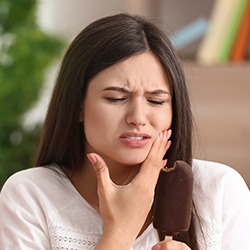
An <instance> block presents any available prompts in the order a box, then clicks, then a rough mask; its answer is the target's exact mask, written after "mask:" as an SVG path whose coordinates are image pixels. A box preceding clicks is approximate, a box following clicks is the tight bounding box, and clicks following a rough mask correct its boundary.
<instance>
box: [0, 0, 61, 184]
mask: <svg viewBox="0 0 250 250" xmlns="http://www.w3.org/2000/svg"><path fill="white" fill-rule="evenodd" d="M36 7H37V1H36V0H11V1H10V0H0V187H1V186H2V184H3V182H4V181H5V180H6V179H7V178H8V177H9V176H10V175H11V174H13V173H14V172H16V171H18V170H21V169H24V168H27V167H30V166H31V164H32V159H33V156H34V153H35V150H36V147H37V143H38V137H39V132H40V126H37V127H36V128H35V129H33V130H32V131H29V130H25V128H23V127H22V123H21V120H22V117H23V115H24V114H25V113H26V112H27V110H29V109H30V108H31V107H32V106H33V105H34V104H35V102H36V101H37V99H38V97H39V94H40V91H41V88H42V86H43V82H44V78H45V72H46V70H47V68H48V66H49V65H51V63H52V62H53V60H55V59H56V58H57V57H58V56H59V54H60V52H61V51H62V49H63V43H62V41H61V40H60V39H59V38H57V37H55V36H52V35H49V34H46V33H45V32H44V31H42V30H41V29H40V27H39V26H38V24H37V21H36Z"/></svg>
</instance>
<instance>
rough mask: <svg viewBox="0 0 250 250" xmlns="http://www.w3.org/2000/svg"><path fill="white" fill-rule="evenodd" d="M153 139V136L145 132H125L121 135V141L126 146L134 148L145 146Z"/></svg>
mask: <svg viewBox="0 0 250 250" xmlns="http://www.w3.org/2000/svg"><path fill="white" fill-rule="evenodd" d="M150 139H151V136H150V135H148V134H145V133H132V132H128V133H124V134H122V135H121V136H120V141H121V142H122V143H123V144H125V145H126V146H129V147H132V148H141V147H144V146H145V145H146V144H147V143H148V142H149V141H150Z"/></svg>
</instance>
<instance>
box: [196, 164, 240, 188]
mask: <svg viewBox="0 0 250 250" xmlns="http://www.w3.org/2000/svg"><path fill="white" fill-rule="evenodd" d="M192 169H193V173H194V180H195V184H196V185H199V184H200V185H209V186H210V185H211V184H214V185H215V184H216V183H218V184H222V181H227V180H229V179H233V180H235V181H237V183H238V182H243V183H245V181H244V180H243V178H242V176H241V175H240V174H239V172H237V171H236V170H235V169H234V168H232V167H230V166H228V165H225V164H222V163H218V162H212V161H205V160H197V159H195V160H193V163H192Z"/></svg>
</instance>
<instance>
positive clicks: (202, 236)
mask: <svg viewBox="0 0 250 250" xmlns="http://www.w3.org/2000/svg"><path fill="white" fill-rule="evenodd" d="M170 137H171V138H170ZM191 139H192V115H191V110H190V103H189V98H188V94H187V89H186V85H185V79H184V75H183V71H182V68H181V66H180V64H179V62H178V59H177V57H176V55H175V52H174V50H173V48H172V46H171V44H170V42H169V40H168V38H167V37H166V35H165V34H164V33H163V32H162V31H161V30H159V29H158V28H157V27H156V26H155V25H153V24H152V23H150V22H149V21H147V20H145V19H143V18H141V17H137V16H130V15H128V14H118V15H114V16H110V17H106V18H103V19H100V20H97V21H96V22H94V23H92V24H90V25H89V26H88V27H87V28H85V29H84V30H83V31H82V32H81V33H80V34H79V35H78V36H77V37H76V38H75V40H74V41H73V42H72V44H71V45H70V47H69V49H68V51H67V52H66V54H65V56H64V59H63V62H62V65H61V69H60V72H59V75H58V78H57V82H56V85H55V88H54V92H53V96H52V99H51V102H50V106H49V109H48V113H47V117H46V120H45V124H44V129H43V132H42V136H41V141H40V145H39V149H38V154H37V160H36V164H35V166H36V168H32V169H29V170H25V171H22V172H19V173H16V174H15V175H13V176H12V177H10V179H9V180H8V181H7V182H6V184H5V186H4V187H3V190H2V193H1V198H0V212H1V221H0V229H1V233H0V239H1V244H2V245H1V247H2V248H3V249H33V250H34V249H109V250H112V249H121V250H122V249H154V250H157V249H165V250H170V249H174V250H180V249H185V250H188V249H192V250H195V249H200V250H203V249H213V250H216V249H223V250H226V249H227V250H233V249H250V243H248V235H249V233H250V227H249V225H250V215H249V211H250V197H249V191H248V189H247V187H246V185H245V183H244V181H243V179H242V178H241V177H240V176H239V174H238V173H236V172H235V171H234V170H232V169H231V168H229V167H227V166H224V165H220V164H217V163H211V162H204V161H197V160H193V159H192V140H191ZM178 159H181V160H183V161H186V162H187V163H188V164H189V165H191V166H192V169H193V173H194V179H195V183H194V194H193V203H194V209H193V214H192V219H191V225H190V228H189V231H188V232H185V233H180V234H179V235H177V236H175V237H174V239H173V240H163V239H161V240H162V241H160V239H159V235H158V232H157V231H156V230H155V229H154V228H153V226H152V206H153V200H154V189H155V186H156V183H157V178H158V174H159V171H160V169H161V168H162V167H163V166H165V165H167V166H169V167H171V166H173V164H174V162H175V161H176V160H178ZM239 229H241V231H239Z"/></svg>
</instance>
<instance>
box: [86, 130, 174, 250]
mask: <svg viewBox="0 0 250 250" xmlns="http://www.w3.org/2000/svg"><path fill="white" fill-rule="evenodd" d="M170 136H171V131H170V130H169V131H163V132H162V133H161V134H160V135H159V136H158V138H157V139H156V140H155V141H154V143H153V145H152V148H151V150H150V152H149V154H148V156H147V158H146V159H145V161H144V162H143V163H142V165H141V167H140V170H139V172H138V174H137V175H136V176H135V178H134V179H133V180H132V181H131V182H130V183H129V184H128V185H124V186H118V185H116V184H115V183H114V182H112V180H111V179H110V176H109V170H108V167H107V165H106V163H105V162H104V160H103V159H102V158H101V157H100V156H99V155H97V154H95V153H91V154H88V158H89V160H90V162H91V163H92V165H93V167H94V170H95V172H96V176H97V181H98V187H97V192H98V196H99V210H100V213H101V216H102V218H103V221H104V235H103V238H106V242H109V243H107V244H106V246H108V244H109V249H112V248H110V247H111V246H110V243H111V239H112V242H114V241H116V243H117V245H116V247H121V249H126V247H125V248H123V246H127V247H130V246H131V245H132V244H133V242H134V240H135V238H136V237H137V235H138V234H139V232H140V230H141V228H142V226H143V224H144V222H145V220H146V218H147V216H148V213H149V211H150V209H151V206H152V203H153V199H154V189H155V186H156V183H157V179H158V175H159V172H160V170H161V168H162V167H163V166H164V165H165V164H166V160H162V159H163V156H164V154H165V153H166V151H167V149H168V148H169V147H170V144H171V142H170V141H169V140H168V139H169V137H170ZM103 238H102V239H103ZM100 249H104V248H100ZM117 249H118V248H117Z"/></svg>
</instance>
